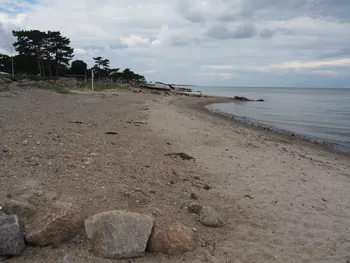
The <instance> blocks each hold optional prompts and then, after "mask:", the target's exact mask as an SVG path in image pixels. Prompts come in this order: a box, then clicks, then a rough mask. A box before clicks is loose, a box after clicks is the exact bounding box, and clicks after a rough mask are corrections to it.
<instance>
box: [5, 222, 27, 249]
mask: <svg viewBox="0 0 350 263" xmlns="http://www.w3.org/2000/svg"><path fill="white" fill-rule="evenodd" d="M24 247H25V245H24V232H23V226H22V225H21V222H20V220H19V219H18V217H17V216H16V215H1V216H0V256H17V255H19V254H20V253H21V252H22V250H23V249H24Z"/></svg>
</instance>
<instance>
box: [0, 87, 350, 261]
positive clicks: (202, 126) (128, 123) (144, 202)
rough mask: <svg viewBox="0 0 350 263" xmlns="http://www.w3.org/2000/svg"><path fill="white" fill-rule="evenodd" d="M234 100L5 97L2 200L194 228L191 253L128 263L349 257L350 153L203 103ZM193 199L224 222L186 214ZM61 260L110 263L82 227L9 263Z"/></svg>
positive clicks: (0, 103)
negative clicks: (206, 222) (27, 198)
mask: <svg viewBox="0 0 350 263" xmlns="http://www.w3.org/2000/svg"><path fill="white" fill-rule="evenodd" d="M0 95H1V94H0ZM227 101H228V99H226V98H200V97H199V98H193V97H187V96H165V95H156V94H143V93H132V92H130V91H120V90H110V91H106V92H101V93H97V92H96V93H89V92H82V93H80V94H68V95H62V94H56V93H53V92H48V91H43V90H37V89H29V90H23V89H20V90H18V91H16V93H11V94H8V93H6V94H5V93H2V95H1V96H0V127H1V132H0V135H1V136H0V147H1V148H0V174H1V177H2V178H1V182H2V183H1V184H0V200H5V199H7V198H14V197H16V196H19V195H21V194H32V193H34V195H36V196H38V198H37V199H38V201H37V202H38V206H39V210H40V211H41V212H44V211H45V209H46V207H47V205H48V204H49V203H50V202H51V201H52V200H53V199H54V200H62V201H70V202H74V203H75V204H77V205H78V206H79V207H81V208H82V213H83V214H84V215H85V216H89V215H93V214H96V213H99V212H104V211H109V210H115V209H119V210H127V211H133V212H138V213H145V214H150V215H152V216H153V217H155V218H156V220H157V221H159V222H162V223H164V224H167V223H171V222H182V223H183V224H185V225H187V226H189V227H190V228H191V229H195V230H196V233H195V234H196V249H195V250H193V251H192V252H189V253H186V254H183V255H179V256H171V257H169V256H164V255H161V254H159V255H154V254H146V255H145V256H144V257H141V258H136V259H133V260H132V261H131V262H142V263H143V262H220V263H221V262H234V263H236V262H238V263H248V262H286V263H291V262H344V263H346V262H350V254H349V242H350V241H349V240H350V230H349V228H348V222H349V220H350V207H349V205H348V204H349V203H350V196H349V194H348V189H349V186H350V180H349V178H350V157H349V155H347V154H342V153H337V152H331V151H329V150H327V149H326V148H324V147H322V146H320V145H314V144H312V143H309V142H304V141H300V140H298V139H297V138H295V137H292V136H286V135H282V134H276V133H272V132H269V131H265V130H263V129H259V128H255V127H250V126H249V125H247V124H244V123H240V122H238V121H234V120H232V119H229V118H225V117H223V116H220V115H216V114H214V113H211V112H209V111H207V110H206V109H205V108H204V106H206V105H209V104H212V103H220V102H227ZM247 103H250V102H247ZM171 153H186V154H187V155H189V156H191V157H193V158H194V159H195V160H183V159H181V158H177V157H175V156H171V155H170V156H169V154H171ZM206 186H209V187H206ZM192 193H194V194H195V195H196V196H197V197H198V202H199V203H201V204H203V205H209V206H211V207H214V208H215V209H216V210H217V211H218V213H219V214H220V215H221V216H222V219H223V221H224V222H225V226H224V227H222V228H208V227H205V226H203V225H201V224H200V223H199V222H198V218H197V216H196V215H194V214H191V213H189V212H188V211H187V210H186V209H184V208H183V207H184V205H183V204H184V203H186V202H187V201H188V200H189V199H190V196H191V194H192ZM41 197H45V198H41ZM50 198H52V200H51V199H50ZM65 255H70V256H71V257H72V258H73V259H74V262H111V261H110V260H106V259H100V258H96V257H94V256H93V255H92V254H91V253H89V252H88V249H87V240H86V236H85V234H84V230H83V229H82V232H81V234H80V235H79V236H77V237H75V238H74V239H72V240H71V241H69V242H67V243H64V244H62V245H60V246H58V247H44V248H37V247H27V248H26V249H25V250H24V251H23V253H22V254H21V256H19V257H14V258H11V259H9V260H8V262H11V263H20V262H62V259H63V257H64V256H65ZM6 262H7V261H6ZM119 262H130V261H128V260H124V261H123V260H120V261H119Z"/></svg>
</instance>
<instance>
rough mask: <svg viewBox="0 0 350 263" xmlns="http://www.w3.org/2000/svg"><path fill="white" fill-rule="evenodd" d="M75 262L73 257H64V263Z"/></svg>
mask: <svg viewBox="0 0 350 263" xmlns="http://www.w3.org/2000/svg"><path fill="white" fill-rule="evenodd" d="M73 262H74V260H73V258H72V257H71V256H69V255H65V256H64V257H63V263H73Z"/></svg>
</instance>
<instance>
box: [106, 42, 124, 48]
mask: <svg viewBox="0 0 350 263" xmlns="http://www.w3.org/2000/svg"><path fill="white" fill-rule="evenodd" d="M109 47H110V48H111V49H124V48H128V46H127V45H124V44H121V43H117V44H112V45H110V46H109Z"/></svg>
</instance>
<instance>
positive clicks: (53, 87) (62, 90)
mask: <svg viewBox="0 0 350 263" xmlns="http://www.w3.org/2000/svg"><path fill="white" fill-rule="evenodd" d="M43 89H46V90H49V91H53V92H56V93H60V94H72V93H73V92H71V91H70V90H69V89H67V88H65V87H62V86H59V85H55V84H53V85H49V86H45V87H43Z"/></svg>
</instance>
